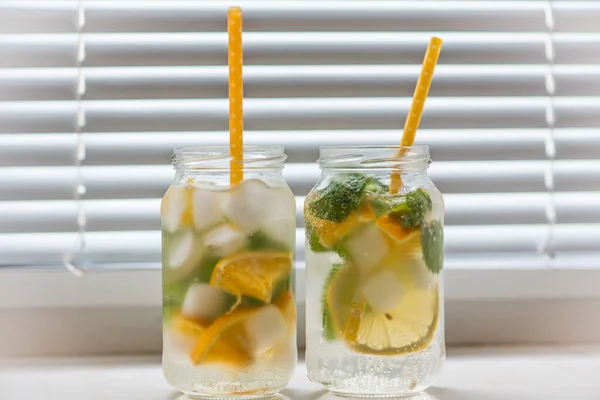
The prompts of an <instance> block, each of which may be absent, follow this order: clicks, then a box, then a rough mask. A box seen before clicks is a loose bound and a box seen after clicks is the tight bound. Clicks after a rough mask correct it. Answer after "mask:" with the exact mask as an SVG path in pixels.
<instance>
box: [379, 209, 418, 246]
mask: <svg viewBox="0 0 600 400" xmlns="http://www.w3.org/2000/svg"><path fill="white" fill-rule="evenodd" d="M375 224H376V225H377V226H378V227H379V229H381V230H382V231H384V232H385V233H386V234H387V235H388V236H389V237H390V238H391V239H393V240H395V241H397V242H401V241H403V240H404V239H406V237H407V236H408V235H410V234H411V233H412V232H414V229H408V228H405V227H403V226H402V225H401V224H400V223H398V222H397V221H395V220H394V219H393V218H390V216H389V215H388V214H386V215H384V216H382V217H379V218H377V221H376V222H375Z"/></svg>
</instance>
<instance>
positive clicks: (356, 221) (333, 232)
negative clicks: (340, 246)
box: [307, 202, 375, 247]
mask: <svg viewBox="0 0 600 400" xmlns="http://www.w3.org/2000/svg"><path fill="white" fill-rule="evenodd" d="M374 219H375V211H374V210H373V207H371V204H369V203H368V202H363V203H362V204H361V206H360V207H359V208H358V210H356V211H354V212H353V213H352V214H350V215H349V216H348V218H346V219H345V220H344V221H343V222H333V221H327V220H325V219H320V218H316V217H314V216H312V215H310V214H307V220H308V222H309V223H310V225H311V226H312V228H313V230H314V232H315V233H316V234H317V236H318V237H319V239H320V240H321V244H322V245H323V246H325V247H332V246H333V245H334V244H336V243H338V242H339V241H341V240H342V239H343V238H344V237H346V235H348V234H349V233H351V232H352V231H354V230H355V229H356V228H357V227H358V226H359V225H363V224H366V223H368V222H371V221H373V220H374Z"/></svg>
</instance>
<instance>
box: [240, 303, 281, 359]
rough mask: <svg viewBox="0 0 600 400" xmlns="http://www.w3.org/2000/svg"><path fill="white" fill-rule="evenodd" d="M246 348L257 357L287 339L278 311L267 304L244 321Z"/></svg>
mask: <svg viewBox="0 0 600 400" xmlns="http://www.w3.org/2000/svg"><path fill="white" fill-rule="evenodd" d="M244 329H245V332H246V337H247V339H248V348H249V350H250V352H251V353H252V354H253V355H255V356H256V355H259V354H261V353H264V352H265V351H267V350H269V349H270V348H272V347H273V346H276V345H277V344H279V343H280V342H282V341H283V340H285V339H286V337H287V326H286V324H285V318H284V317H283V315H282V314H281V312H280V311H279V309H278V308H277V307H276V306H275V305H273V304H268V305H266V306H263V307H261V308H260V309H259V310H258V311H256V312H255V313H254V314H252V315H251V316H249V317H248V318H247V319H246V320H245V321H244Z"/></svg>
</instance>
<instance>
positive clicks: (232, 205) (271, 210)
mask: <svg viewBox="0 0 600 400" xmlns="http://www.w3.org/2000/svg"><path fill="white" fill-rule="evenodd" d="M223 212H224V213H225V215H226V217H227V218H228V219H229V220H230V221H232V222H233V223H234V224H236V225H238V226H239V227H241V228H242V230H243V231H244V232H246V233H247V234H250V233H253V232H256V231H258V230H259V229H261V228H263V227H267V228H269V227H271V221H274V220H278V219H281V218H282V216H286V215H295V213H296V206H295V202H294V197H293V195H292V193H291V191H290V190H289V189H287V188H271V187H269V186H267V184H266V183H264V182H263V181H260V180H257V179H249V180H246V181H243V182H242V183H240V184H239V185H238V186H236V187H235V188H233V189H232V190H231V191H230V193H229V195H228V196H227V197H226V199H225V201H224V204H223ZM272 226H273V227H275V226H276V225H275V224H273V225H272Z"/></svg>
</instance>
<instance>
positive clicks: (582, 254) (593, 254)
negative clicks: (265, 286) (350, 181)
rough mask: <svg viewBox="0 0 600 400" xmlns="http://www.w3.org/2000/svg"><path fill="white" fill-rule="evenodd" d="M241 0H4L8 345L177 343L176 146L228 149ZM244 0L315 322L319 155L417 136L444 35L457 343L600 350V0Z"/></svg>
mask: <svg viewBox="0 0 600 400" xmlns="http://www.w3.org/2000/svg"><path fill="white" fill-rule="evenodd" d="M230 5H234V4H233V3H232V2H230V1H219V0H214V1H209V0H197V1H193V0H182V1H167V0H162V1H161V0H145V1H142V0H139V1H138V0H127V1H126V0H123V1H117V0H80V1H77V0H72V1H69V0H64V1H58V0H57V1H54V0H46V1H33V0H21V1H0V337H3V338H5V339H7V340H3V341H2V343H0V354H8V355H22V354H63V353H68V354H88V353H99V352H100V353H104V352H108V353H119V352H121V353H122V352H155V351H159V350H160V252H161V249H160V232H159V229H160V222H159V205H160V198H161V197H162V196H163V194H164V192H165V190H166V188H167V187H168V185H169V184H170V181H171V179H172V178H173V175H174V172H173V170H172V168H171V166H170V165H169V163H170V159H169V157H170V154H171V152H172V149H173V147H176V146H185V145H193V146H203V145H215V144H226V143H227V140H228V134H227V129H228V118H227V113H228V102H227V66H226V65H227V53H226V48H227V41H226V9H227V7H228V6H230ZM235 5H240V6H241V7H242V8H243V10H244V32H245V33H244V37H243V40H244V62H245V68H244V79H245V81H244V82H245V84H244V92H245V97H246V101H245V104H244V107H245V109H244V111H245V136H244V137H245V141H246V143H247V144H262V145H265V144H280V145H284V146H285V148H286V153H287V154H288V156H289V159H288V164H287V167H286V169H285V171H284V176H285V178H286V179H287V181H288V182H289V184H290V186H291V187H292V190H293V191H294V194H295V195H296V201H297V210H298V212H297V221H298V230H297V257H296V259H297V263H296V268H297V269H298V294H299V295H298V302H299V307H300V309H301V310H302V305H303V301H304V298H303V292H304V279H303V269H304V259H303V249H304V231H303V219H302V202H303V200H304V196H305V195H306V193H307V192H308V191H309V190H310V188H311V187H312V186H313V184H314V183H315V182H316V180H317V179H318V176H319V170H318V167H317V165H316V164H315V161H316V159H317V157H318V147H319V146H321V145H349V144H371V145H378V144H381V145H384V144H385V145H387V144H396V143H398V141H399V139H400V136H401V129H402V127H403V124H404V119H405V115H406V111H407V109H408V107H409V104H410V99H411V96H412V93H413V90H414V85H415V82H416V80H417V77H418V73H419V70H420V64H421V61H422V58H423V54H424V51H425V48H426V46H427V43H428V41H429V38H430V36H432V35H434V34H435V35H439V36H440V37H442V38H443V40H444V45H443V49H442V53H441V56H440V60H439V64H438V67H437V69H436V73H435V78H434V80H433V85H432V89H431V92H430V97H429V99H428V101H427V104H426V107H425V113H424V115H423V119H422V122H421V129H420V131H419V133H418V135H417V144H427V145H429V146H431V154H432V159H433V164H432V165H431V167H430V171H429V173H430V176H431V178H432V180H433V181H434V182H435V183H436V185H437V186H438V187H439V188H440V190H441V191H442V192H443V193H444V195H445V199H446V205H447V218H446V224H447V228H446V279H447V290H446V295H447V299H448V308H447V314H446V318H447V325H448V341H449V343H450V344H455V343H457V344H465V343H466V344H473V343H480V344H482V343H483V344H490V343H492V344H494V343H531V342H536V343H537V342H542V343H555V342H561V341H567V342H571V341H576V342H580V341H583V342H589V341H597V340H598V339H600V321H596V320H597V318H595V316H596V314H597V313H596V310H597V309H598V306H600V300H599V299H600V289H599V288H598V287H599V286H598V285H597V284H595V282H598V280H597V279H600V244H599V243H600V179H599V178H598V177H599V176H600V129H599V128H600V65H599V64H600V25H599V24H598V21H600V2H598V1H566V0H565V1H558V0H557V1H503V0H498V1H479V0H474V1H452V2H450V1H403V0H395V1H394V0H378V1H370V0H345V1H337V0H287V1H286V0H281V1H268V0H255V1H243V0H239V1H237V2H236V3H235ZM300 315H301V316H302V311H301V313H300ZM302 330H303V327H302V324H300V333H302ZM42 332H43V335H42V334H41V333H42ZM302 336H303V335H302V334H301V338H300V345H302V340H303V339H302Z"/></svg>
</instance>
